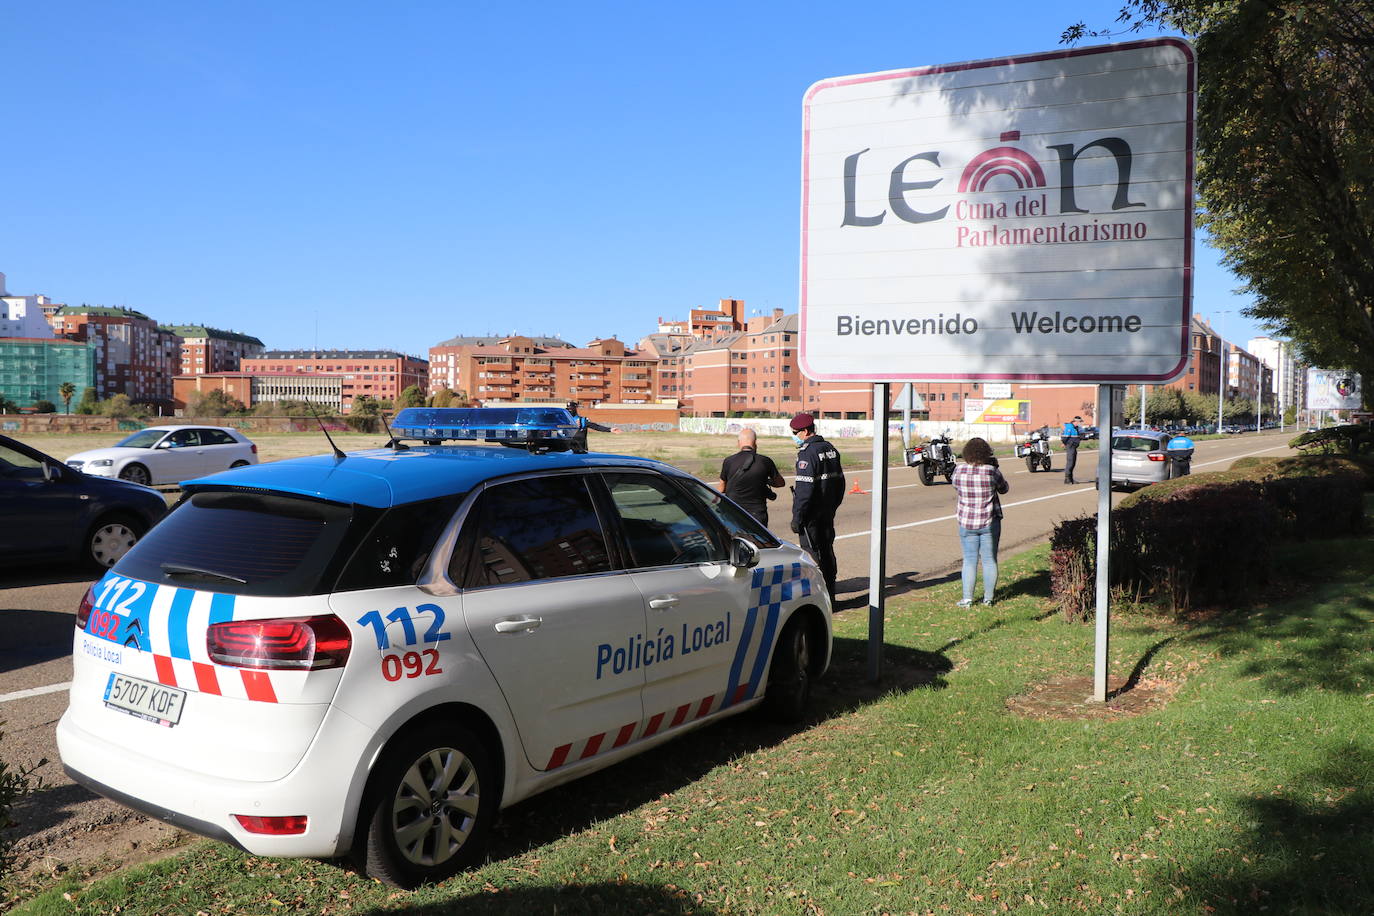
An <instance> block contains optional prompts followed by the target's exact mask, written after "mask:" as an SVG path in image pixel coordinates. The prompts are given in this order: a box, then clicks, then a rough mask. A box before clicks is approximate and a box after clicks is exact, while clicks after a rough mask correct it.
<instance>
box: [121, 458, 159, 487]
mask: <svg viewBox="0 0 1374 916" xmlns="http://www.w3.org/2000/svg"><path fill="white" fill-rule="evenodd" d="M119 479H120V480H127V481H129V483H136V484H139V485H140V486H145V487H150V486H152V485H153V475H152V474H149V473H148V469H147V468H146V467H144V466H143V465H141V464H139V463H138V462H137V461H135V462H134V463H133V464H126V465H124V467H122V468H120V470H119Z"/></svg>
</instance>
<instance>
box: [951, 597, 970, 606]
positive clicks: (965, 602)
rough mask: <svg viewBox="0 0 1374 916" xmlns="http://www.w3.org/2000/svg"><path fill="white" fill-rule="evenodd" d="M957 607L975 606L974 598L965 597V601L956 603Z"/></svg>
mask: <svg viewBox="0 0 1374 916" xmlns="http://www.w3.org/2000/svg"><path fill="white" fill-rule="evenodd" d="M955 607H973V599H972V598H965V599H964V600H963V601H960V602H959V603H958V604H956V605H955Z"/></svg>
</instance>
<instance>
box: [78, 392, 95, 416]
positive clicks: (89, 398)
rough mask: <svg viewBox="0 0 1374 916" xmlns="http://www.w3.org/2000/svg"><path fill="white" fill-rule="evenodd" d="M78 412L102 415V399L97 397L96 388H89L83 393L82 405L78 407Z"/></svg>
mask: <svg viewBox="0 0 1374 916" xmlns="http://www.w3.org/2000/svg"><path fill="white" fill-rule="evenodd" d="M76 412H77V413H79V414H95V413H100V398H99V396H97V395H96V393H95V389H94V388H87V389H86V390H85V391H83V392H81V403H79V404H77V405H76Z"/></svg>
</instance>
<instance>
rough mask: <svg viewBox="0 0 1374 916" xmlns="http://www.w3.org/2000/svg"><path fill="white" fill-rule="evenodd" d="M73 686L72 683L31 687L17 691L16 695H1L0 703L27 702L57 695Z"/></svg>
mask: <svg viewBox="0 0 1374 916" xmlns="http://www.w3.org/2000/svg"><path fill="white" fill-rule="evenodd" d="M71 686H72V682H71V681H67V682H65V683H62V684H49V685H48V686H46V687H31V688H29V689H28V690H16V691H14V693H0V703H8V702H9V701H10V700H26V699H28V698H29V697H41V696H43V694H45V693H57V692H58V691H59V690H66V689H67V688H68V687H71Z"/></svg>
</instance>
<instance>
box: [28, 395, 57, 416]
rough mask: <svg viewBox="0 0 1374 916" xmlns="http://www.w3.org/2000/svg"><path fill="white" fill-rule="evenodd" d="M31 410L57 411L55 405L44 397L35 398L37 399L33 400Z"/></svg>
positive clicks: (39, 411) (37, 411)
mask: <svg viewBox="0 0 1374 916" xmlns="http://www.w3.org/2000/svg"><path fill="white" fill-rule="evenodd" d="M33 412H34V413H57V405H56V404H54V403H53V402H52V401H49V400H47V399H46V398H45V399H41V400H37V401H34V402H33Z"/></svg>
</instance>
